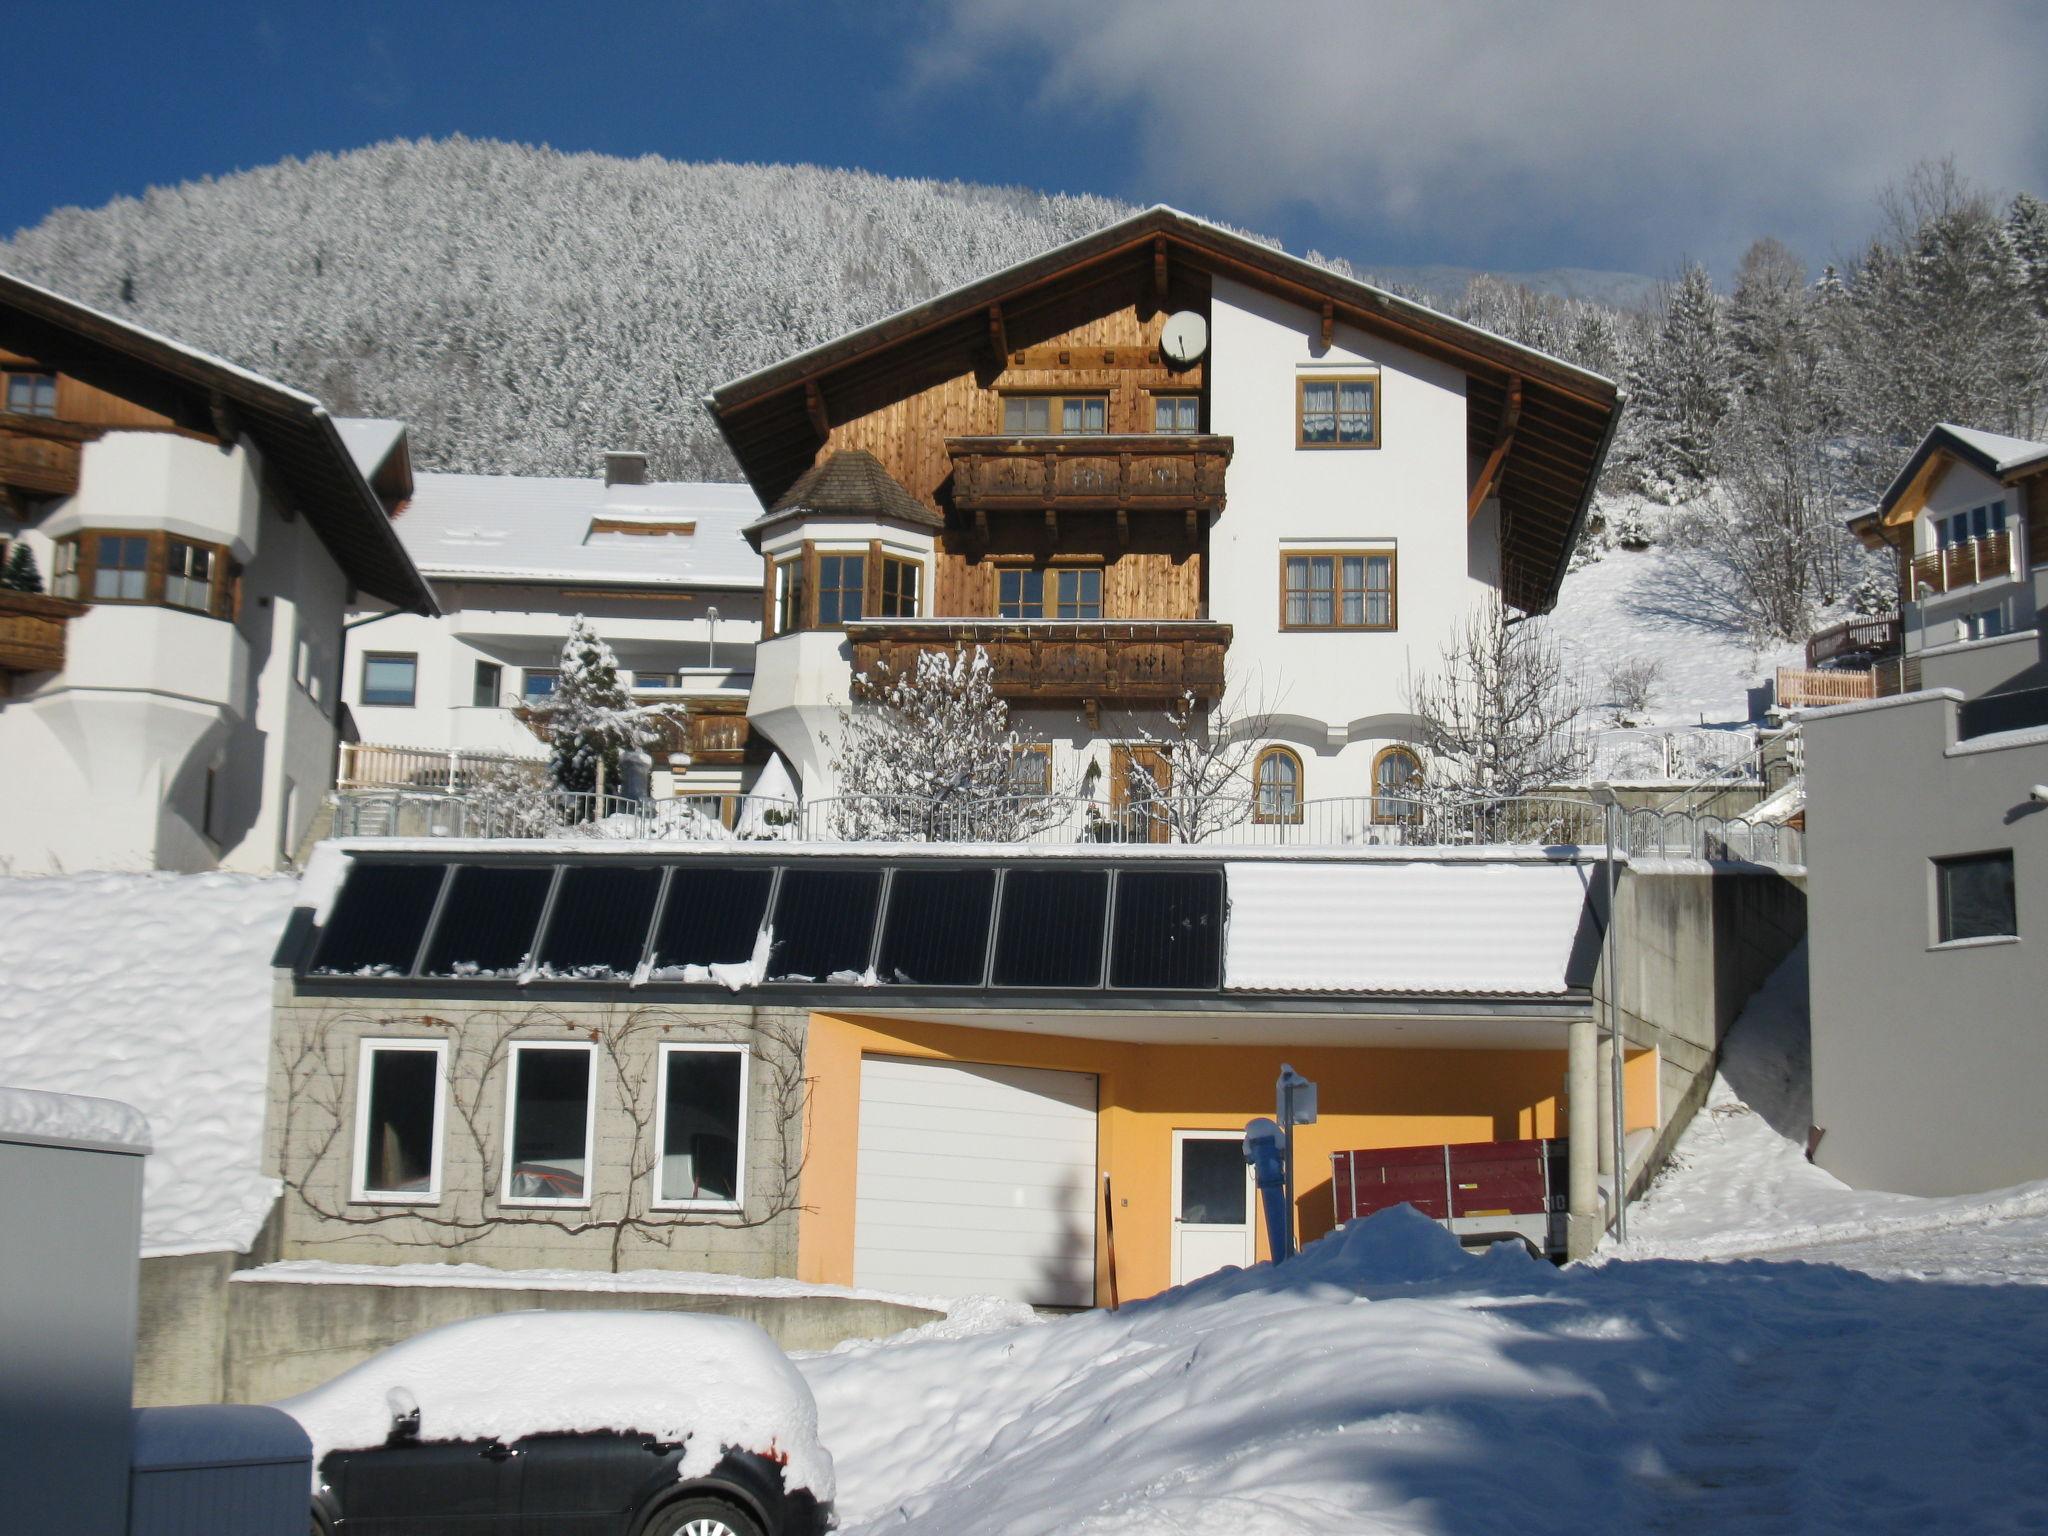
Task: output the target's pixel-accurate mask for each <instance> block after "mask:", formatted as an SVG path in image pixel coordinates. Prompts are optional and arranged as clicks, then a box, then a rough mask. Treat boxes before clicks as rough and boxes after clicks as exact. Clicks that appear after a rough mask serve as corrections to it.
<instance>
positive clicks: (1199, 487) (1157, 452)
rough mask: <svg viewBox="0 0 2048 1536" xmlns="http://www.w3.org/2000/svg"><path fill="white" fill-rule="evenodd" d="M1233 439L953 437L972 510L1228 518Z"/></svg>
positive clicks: (964, 497) (965, 506)
mask: <svg viewBox="0 0 2048 1536" xmlns="http://www.w3.org/2000/svg"><path fill="white" fill-rule="evenodd" d="M1231 447H1232V445H1231V440H1230V439H1229V438H1227V437H1169V436H1165V435H1153V434H1150V433H1139V434H1134V435H1131V436H1120V437H951V438H948V439H946V451H947V452H948V453H949V454H951V455H952V458H953V504H954V505H955V506H956V507H959V508H960V509H961V510H962V511H964V512H1040V511H1050V512H1061V511H1066V512H1126V511H1128V512H1135V511H1165V512H1220V511H1222V510H1223V472H1224V470H1226V469H1227V468H1228V467H1229V465H1230V454H1231Z"/></svg>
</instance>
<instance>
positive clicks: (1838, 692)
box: [1778, 667, 1877, 709]
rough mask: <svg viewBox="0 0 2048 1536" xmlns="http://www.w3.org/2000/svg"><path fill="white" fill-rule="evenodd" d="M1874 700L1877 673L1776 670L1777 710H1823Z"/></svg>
mask: <svg viewBox="0 0 2048 1536" xmlns="http://www.w3.org/2000/svg"><path fill="white" fill-rule="evenodd" d="M1876 697H1877V674H1876V673H1874V672H1870V671H1862V672H1858V671H1851V670H1846V669H1831V670H1823V669H1822V668H1819V667H1780V668H1778V707H1779V708H1780V709H1825V708H1826V707H1827V706H1828V705H1830V704H1850V703H1854V702H1855V701H1856V700H1858V699H1874V698H1876Z"/></svg>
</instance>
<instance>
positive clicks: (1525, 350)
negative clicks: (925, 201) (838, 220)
mask: <svg viewBox="0 0 2048 1536" xmlns="http://www.w3.org/2000/svg"><path fill="white" fill-rule="evenodd" d="M1161 255H1164V256H1165V257H1166V258H1167V259H1168V260H1173V259H1175V258H1176V257H1178V258H1179V259H1180V260H1183V261H1187V262H1189V263H1191V264H1192V265H1194V266H1197V267H1199V268H1201V269H1203V270H1205V271H1209V272H1213V273H1220V274H1223V275H1227V276H1229V277H1232V278H1235V279H1237V280H1239V281H1242V282H1245V283H1247V284H1249V285H1251V286H1253V287H1257V288H1260V289H1262V290H1264V291H1266V292H1269V293H1274V294H1277V295H1279V296H1281V297H1284V298H1288V299H1291V300H1293V301H1294V302H1297V303H1301V304H1307V305H1314V306H1317V307H1320V306H1322V305H1324V304H1328V305H1329V306H1330V307H1331V313H1332V316H1333V318H1335V319H1337V320H1342V321H1344V322H1345V323H1348V324H1353V325H1357V326H1360V327H1362V328H1364V329H1366V330H1368V331H1371V332H1374V333H1376V334H1378V335H1381V336H1385V337H1387V338H1389V339H1391V340H1393V341H1396V342H1397V343H1399V344H1400V345H1402V346H1404V347H1408V348H1411V349H1412V350H1415V351H1417V352H1421V353H1424V354H1426V355H1429V356H1432V357H1435V358H1438V359H1442V360H1444V361H1447V362H1450V363H1452V364H1453V365H1455V366H1457V367H1459V368H1461V369H1463V370H1464V371H1465V373H1466V375H1467V379H1468V390H1467V402H1466V415H1467V426H1468V433H1469V441H1470V444H1471V446H1472V448H1473V451H1475V452H1478V453H1485V452H1487V451H1489V450H1490V449H1491V448H1492V447H1493V446H1494V445H1495V444H1496V443H1497V442H1498V441H1499V440H1500V438H1501V437H1502V435H1503V432H1502V429H1503V427H1504V426H1505V425H1507V424H1508V423H1509V422H1510V421H1511V420H1512V419H1514V418H1515V417H1516V416H1517V415H1518V419H1519V425H1518V426H1517V427H1516V429H1515V433H1514V438H1513V441H1512V443H1511V444H1510V446H1509V451H1508V452H1507V454H1506V455H1505V457H1504V459H1503V463H1502V466H1501V473H1500V477H1499V494H1500V501H1501V512H1502V531H1501V542H1502V551H1503V555H1504V561H1503V564H1504V565H1505V566H1506V567H1507V568H1508V573H1507V578H1506V581H1505V583H1504V585H1505V588H1506V590H1507V594H1508V597H1509V599H1510V601H1512V602H1514V603H1516V604H1517V606H1520V607H1522V608H1524V609H1527V610H1528V611H1531V612H1542V611H1546V610H1547V609H1549V607H1550V606H1551V605H1552V604H1553V603H1554V602H1555V601H1556V598H1557V588H1558V584H1559V583H1560V582H1561V581H1562V580H1563V579H1564V571H1565V565H1566V562H1567V560H1568V559H1569V557H1570V553H1571V549H1572V546H1573V545H1574V544H1575V543H1576V542H1577V540H1578V533H1579V529H1580V527H1581V525H1582V524H1583V523H1584V521H1585V516H1586V511H1587V508H1588V506H1589V505H1590V503H1591V500H1592V494H1593V489H1594V485H1595V483H1596V482H1597V480H1598V478H1599V474H1600V469H1601V465H1602V464H1603V462H1604V461H1605V459H1606V455H1607V448H1608V444H1609V443H1610V441H1611V440H1612V438H1613V434H1614V429H1615V427H1616V425H1617V423H1618V422H1619V419H1620V414H1621V407H1622V403H1623V400H1622V395H1621V392H1620V391H1619V390H1618V389H1617V388H1616V387H1615V385H1614V383H1613V381H1612V380H1609V379H1606V378H1602V377H1601V376H1600V375H1598V374H1595V373H1590V372H1588V371H1586V370H1585V369H1583V368H1579V367H1576V366H1575V365H1573V364H1571V363H1567V362H1565V361H1563V360H1562V359H1559V358H1556V357H1552V356H1551V355H1549V354H1548V353H1545V352H1540V351H1538V350H1536V349H1535V348H1533V347H1525V346H1522V345H1520V344H1518V343H1516V342H1512V341H1507V340H1505V339H1503V338H1502V337H1499V336H1495V335H1493V334H1492V333H1491V332H1488V331H1484V330H1481V329H1479V328H1478V327H1477V326H1472V325H1467V324H1466V323H1465V322H1463V321H1460V320H1454V319H1452V318H1451V317H1450V316H1448V315H1444V314H1440V313H1438V312H1437V311H1436V310H1433V309H1430V308H1428V307H1427V306H1426V305H1422V304H1417V303H1415V302H1413V301H1411V300H1408V299H1404V298H1401V297H1399V296H1398V295H1396V294H1392V293H1389V292H1387V291H1386V290H1385V289H1382V288H1377V287H1374V286H1373V285H1372V284H1370V283H1363V282H1359V281H1357V280H1356V279H1353V278H1348V277H1342V276H1339V275H1338V274H1337V273H1335V272H1331V271H1329V270H1327V269H1325V268H1323V267H1319V266H1316V265H1315V264H1313V263H1311V262H1308V261H1304V260H1302V259H1300V258H1299V257H1295V256H1290V255H1288V254H1287V253H1286V252H1285V251H1281V250H1276V249H1275V248H1273V247H1271V246H1268V245H1263V244H1261V243H1259V242H1258V241H1256V240H1252V239H1249V238H1247V237H1246V236H1244V235H1240V234H1237V233H1235V232H1234V231H1231V230H1227V229H1224V228H1222V227H1220V226H1218V225H1215V224H1211V223H1209V222H1208V221H1207V220H1204V219H1199V218H1195V217H1193V216H1192V215H1190V214H1186V213H1182V212H1180V211H1179V210H1177V209H1174V208H1169V207H1166V206H1165V205H1163V204H1162V205H1160V206H1158V207H1154V208H1149V209H1146V210H1145V211H1144V212H1142V213H1137V214H1134V215H1132V216H1131V217H1130V218H1127V219H1124V220H1122V221H1121V222H1119V223H1116V224H1112V225H1110V226H1108V227H1107V228H1105V229H1101V230H1097V231H1096V232H1095V233H1094V234H1092V235H1084V236H1082V237H1081V238H1080V239H1078V240H1073V241H1069V242H1068V243H1067V244H1065V245H1062V246H1058V247H1056V248H1054V249H1053V250H1050V251H1048V252H1046V253H1045V254H1044V255H1042V256H1036V257H1033V258H1031V259H1030V260H1028V261H1023V262H1019V263H1017V264H1016V265H1015V266H1011V267H1007V268H1005V269H1003V270H1002V271H1000V272H996V273H992V274H990V275H989V276H987V277H984V278H980V279H977V280H976V281H974V282H971V283H968V284H965V285H963V286H961V287H959V288H955V289H953V290H951V291H950V292H947V293H942V294H940V295H938V296H937V297H936V298H933V299H929V300H927V301H925V302H924V303H922V304H917V305H913V306H911V307H910V308H908V309H905V310H902V311H900V312H899V313H897V314H894V315H891V316H889V317H887V318H886V319H883V320H878V321H876V322H875V323H874V324H873V325H869V326H865V327H862V328H861V329H859V330H856V331H851V332H849V333H847V334H846V335H844V336H840V337H838V338H836V339H834V340H832V341H828V342H825V343H823V344H821V345H819V346H816V347H812V348H810V349H808V350H806V351H804V352H800V353H798V354H796V355H795V356H793V357H790V358H786V359H784V360H783V361H782V362H779V363H776V364H773V365H771V366H770V367H767V368H763V369H760V370H758V371H756V372H754V373H750V374H747V375H745V376H743V377H741V378H738V379H734V380H732V381H730V382H729V383H726V384H722V385H720V386H719V387H718V388H717V389H714V390H713V391H711V393H710V394H708V395H707V396H705V405H706V407H707V408H708V409H709V410H710V411H711V413H712V415H713V416H714V418H715V419H716V420H717V422H718V425H719V430H720V431H721V432H722V433H723V434H724V436H725V440H726V442H727V444H728V446H730V447H731V449H732V451H733V454H734V456H735V457H736V458H737V459H738V460H739V463H740V466H741V468H742V469H743V470H744V472H745V473H746V475H747V477H748V479H749V480H750V481H752V483H753V485H754V488H755V489H756V490H757V491H759V492H760V493H761V496H762V499H763V500H767V501H776V500H779V499H780V498H781V496H782V495H783V493H784V492H785V491H786V490H787V489H788V488H789V487H790V485H792V484H793V483H794V482H795V480H796V479H797V478H798V476H800V475H801V474H802V473H803V471H804V470H805V469H807V468H808V467H809V466H810V464H811V461H812V458H813V457H814V455H815V453H816V451H817V449H818V447H819V445H820V443H821V441H822V439H821V437H820V435H819V433H818V431H817V428H816V426H815V425H814V422H813V411H812V402H810V401H808V400H807V399H806V393H807V387H808V386H810V385H812V384H821V385H824V386H825V389H826V393H828V394H829V393H830V392H831V385H830V384H829V383H827V380H828V376H835V375H836V376H838V377H839V378H840V379H841V380H842V381H848V380H851V379H853V378H854V377H855V376H857V375H858V376H862V377H864V378H871V377H875V376H881V375H894V374H902V373H905V372H911V371H915V370H916V369H917V368H919V367H921V366H929V365H930V362H931V360H932V358H933V357H935V356H937V355H941V354H944V355H946V356H955V357H957V356H959V355H961V354H963V353H965V354H974V353H977V352H980V351H986V350H987V348H988V345H989V343H988V324H987V319H986V314H987V310H988V306H990V305H991V304H997V303H1001V304H1003V305H1004V306H1005V318H1006V321H1008V322H1009V323H1010V324H1011V325H1012V326H1013V327H1014V324H1015V321H1014V319H1012V318H1011V315H1012V307H1013V306H1017V305H1019V304H1020V303H1022V304H1027V305H1028V304H1029V303H1030V302H1031V301H1032V299H1033V297H1034V296H1035V295H1037V294H1038V293H1039V292H1040V291H1041V290H1046V289H1048V288H1052V287H1056V286H1058V285H1060V284H1062V283H1066V282H1068V281H1069V280H1073V279H1076V278H1077V277H1079V276H1080V275H1082V274H1084V273H1088V274H1094V273H1099V272H1101V271H1102V270H1104V269H1108V268H1113V267H1115V266H1117V265H1118V264H1120V263H1127V264H1129V265H1130V266H1131V267H1132V269H1133V271H1134V272H1135V271H1138V270H1140V269H1149V268H1150V267H1151V264H1152V263H1153V262H1154V261H1155V260H1156V259H1157V258H1158V257H1159V256H1161ZM1516 383H1519V385H1520V389H1521V404H1520V407H1519V412H1518V413H1517V412H1515V411H1514V410H1513V408H1512V407H1511V406H1510V404H1509V400H1510V394H1511V387H1512V386H1513V385H1514V384H1516Z"/></svg>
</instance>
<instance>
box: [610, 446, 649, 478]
mask: <svg viewBox="0 0 2048 1536" xmlns="http://www.w3.org/2000/svg"><path fill="white" fill-rule="evenodd" d="M604 483H605V484H606V485H645V484H646V483H647V455H646V454H644V453H631V452H627V451H625V450H622V449H614V450H611V451H610V452H607V453H606V454H605V456H604Z"/></svg>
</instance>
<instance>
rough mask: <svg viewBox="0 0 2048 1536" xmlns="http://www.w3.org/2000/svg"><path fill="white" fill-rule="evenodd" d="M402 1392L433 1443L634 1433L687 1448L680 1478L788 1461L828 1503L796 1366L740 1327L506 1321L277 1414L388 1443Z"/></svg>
mask: <svg viewBox="0 0 2048 1536" xmlns="http://www.w3.org/2000/svg"><path fill="white" fill-rule="evenodd" d="M394 1392H397V1393H402V1394H404V1397H405V1398H407V1399H409V1400H410V1403H411V1404H412V1405H413V1406H416V1407H417V1408H418V1410H419V1416H420V1418H419V1430H420V1434H421V1435H422V1436H423V1437H425V1438H427V1439H433V1440H501V1441H506V1442H510V1441H512V1440H516V1439H518V1438H519V1437H520V1436H522V1435H529V1434H535V1433H538V1432H541V1431H546V1430H572V1431H573V1430H598V1429H615V1430H634V1431H638V1432H639V1433H640V1434H643V1435H646V1436H649V1437H650V1438H652V1439H654V1440H660V1441H667V1442H675V1441H687V1446H686V1448H685V1450H684V1453H683V1459H682V1462H681V1465H680V1466H679V1467H678V1469H677V1470H678V1474H679V1475H680V1476H682V1477H686V1478H689V1477H703V1476H704V1475H706V1474H707V1473H709V1472H710V1471H711V1470H712V1469H713V1468H714V1467H715V1466H716V1465H717V1464H718V1461H719V1459H720V1457H721V1456H722V1455H723V1452H724V1448H726V1447H729V1446H738V1447H741V1448H743V1449H745V1450H750V1451H755V1452H757V1453H759V1454H762V1455H771V1454H772V1455H775V1456H777V1457H779V1458H782V1459H783V1461H784V1467H783V1475H784V1478H785V1479H786V1481H787V1484H788V1486H789V1487H791V1488H808V1489H810V1490H811V1491H812V1492H813V1493H815V1494H816V1495H817V1496H818V1497H819V1498H820V1499H829V1498H831V1497H832V1458H831V1456H830V1455H828V1454H827V1453H826V1451H825V1449H824V1448H823V1446H821V1445H820V1444H819V1441H818V1417H817V1409H816V1408H815V1406H814V1405H813V1404H812V1401H811V1395H810V1393H809V1392H807V1391H806V1390H805V1388H804V1381H803V1378H802V1377H801V1376H800V1375H799V1374H798V1373H797V1371H796V1369H795V1368H794V1367H793V1366H792V1365H791V1364H790V1363H789V1357H788V1356H787V1355H785V1354H783V1352H782V1351H781V1350H780V1349H777V1348H776V1347H775V1341H774V1340H773V1339H771V1338H769V1337H768V1335H767V1334H766V1333H765V1332H763V1331H762V1329H761V1328H760V1327H759V1326H758V1325H756V1324H754V1323H750V1322H746V1321H745V1320H743V1319H741V1318H736V1317H706V1316H703V1315H701V1314H692V1313H678V1312H505V1313H500V1314H498V1315H497V1316H495V1317H475V1318H471V1319H469V1320H468V1321H466V1322H460V1323H449V1324H447V1325H446V1326H445V1327H441V1328H433V1329H429V1330H428V1331H427V1332H425V1333H423V1334H420V1335H418V1336H417V1337H415V1338H411V1339H407V1340H406V1341H405V1342H404V1343H403V1344H395V1345H393V1346H392V1347H391V1348H389V1349H386V1350H381V1351H379V1352H378V1353H377V1354H375V1355H372V1356H371V1357H370V1358H369V1359H368V1360H365V1361H364V1362H363V1363H362V1364H361V1365H358V1366H356V1367H354V1368H353V1369H351V1370H349V1371H346V1372H344V1373H343V1374H341V1375H340V1376H337V1377H335V1379H334V1380H332V1381H330V1382H328V1383H327V1384H326V1385H325V1386H320V1387H315V1388H314V1389H313V1390H312V1391H310V1392H306V1393H302V1394H300V1395H299V1396H297V1397H292V1398H287V1399H285V1400H284V1401H283V1402H280V1403H279V1404H277V1406H278V1407H279V1408H282V1409H283V1410H284V1411H285V1412H286V1413H288V1414H290V1415H291V1416H292V1417H293V1418H295V1419H297V1420H298V1421H299V1423H300V1425H301V1426H302V1427H303V1428H304V1429H305V1431H306V1434H307V1436H308V1437H309V1438H310V1439H311V1440H312V1442H313V1465H314V1467H315V1469H316V1470H315V1472H314V1477H315V1479H316V1480H317V1479H318V1477H319V1472H318V1470H317V1468H318V1467H319V1464H320V1460H321V1458H322V1457H324V1456H325V1455H326V1454H327V1453H328V1452H329V1451H332V1450H348V1449H354V1448H359V1447H365V1446H375V1445H381V1444H383V1443H384V1437H385V1435H386V1434H387V1433H388V1432H389V1430H390V1428H391V1419H392V1414H393V1412H394V1405H393V1402H392V1395H393V1393H394Z"/></svg>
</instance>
